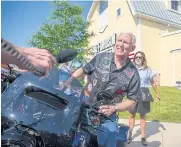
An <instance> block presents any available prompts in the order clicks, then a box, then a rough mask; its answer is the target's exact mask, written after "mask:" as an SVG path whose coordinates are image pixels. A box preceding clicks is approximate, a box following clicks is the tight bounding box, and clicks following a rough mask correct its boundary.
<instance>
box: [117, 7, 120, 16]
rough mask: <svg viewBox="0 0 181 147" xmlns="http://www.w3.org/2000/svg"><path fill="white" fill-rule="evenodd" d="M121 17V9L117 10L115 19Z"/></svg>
mask: <svg viewBox="0 0 181 147" xmlns="http://www.w3.org/2000/svg"><path fill="white" fill-rule="evenodd" d="M120 15H121V9H120V8H119V9H117V17H119V16H120Z"/></svg>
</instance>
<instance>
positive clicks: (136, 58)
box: [135, 56, 143, 59]
mask: <svg viewBox="0 0 181 147" xmlns="http://www.w3.org/2000/svg"><path fill="white" fill-rule="evenodd" d="M135 59H143V57H139V56H137V57H135Z"/></svg>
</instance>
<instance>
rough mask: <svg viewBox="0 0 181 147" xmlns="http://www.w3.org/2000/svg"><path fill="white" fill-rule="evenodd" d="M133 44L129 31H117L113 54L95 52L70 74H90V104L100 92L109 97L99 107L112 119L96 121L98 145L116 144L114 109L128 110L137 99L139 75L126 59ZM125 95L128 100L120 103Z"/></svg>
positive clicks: (133, 47)
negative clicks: (107, 100) (87, 61)
mask: <svg viewBox="0 0 181 147" xmlns="http://www.w3.org/2000/svg"><path fill="white" fill-rule="evenodd" d="M135 43H136V39H135V36H134V35H133V34H132V33H120V35H119V36H118V38H117V40H116V44H115V46H114V50H115V52H114V53H108V52H106V53H100V54H97V55H96V56H95V57H94V58H93V59H92V60H91V61H90V62H89V63H87V64H86V65H85V66H84V67H82V68H79V69H78V70H76V71H75V72H74V73H73V75H72V77H71V78H72V79H73V78H79V77H82V76H83V75H84V74H87V75H88V76H90V77H89V79H90V80H89V81H88V83H87V85H86V90H87V92H88V94H89V98H88V103H90V104H93V103H95V102H96V101H98V100H97V97H96V96H97V94H98V93H99V92H101V91H106V92H108V93H109V94H111V95H112V97H113V99H112V100H111V101H110V104H108V105H103V106H100V107H99V112H100V113H102V114H104V115H106V116H109V117H110V118H112V120H113V121H111V120H105V121H104V122H102V123H101V124H100V126H99V129H101V130H104V131H99V130H97V141H98V144H99V146H100V147H116V143H117V140H116V138H117V137H116V136H117V121H116V112H118V111H127V110H130V109H131V108H133V107H134V106H135V104H136V101H137V100H138V94H140V78H139V74H138V71H137V69H136V67H135V66H134V65H133V63H132V62H131V61H130V59H129V53H130V52H132V51H133V50H134V49H135ZM68 81H69V82H70V81H71V80H70V79H69V80H68ZM66 84H68V83H65V85H66ZM125 95H127V99H128V100H126V101H124V102H122V99H123V97H124V96H125Z"/></svg>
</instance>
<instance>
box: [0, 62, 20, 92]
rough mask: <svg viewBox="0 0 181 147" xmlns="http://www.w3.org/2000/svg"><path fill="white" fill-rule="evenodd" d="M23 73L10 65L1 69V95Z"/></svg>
mask: <svg viewBox="0 0 181 147" xmlns="http://www.w3.org/2000/svg"><path fill="white" fill-rule="evenodd" d="M21 74H22V72H20V71H17V70H14V69H13V68H12V67H11V65H10V64H7V65H3V66H2V67H1V93H3V92H4V90H5V89H7V87H8V86H9V85H10V84H11V83H12V82H13V81H14V80H15V79H16V78H17V77H18V76H20V75H21Z"/></svg>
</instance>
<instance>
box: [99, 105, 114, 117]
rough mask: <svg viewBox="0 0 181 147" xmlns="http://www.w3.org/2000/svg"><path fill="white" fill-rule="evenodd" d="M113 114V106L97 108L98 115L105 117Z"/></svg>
mask: <svg viewBox="0 0 181 147" xmlns="http://www.w3.org/2000/svg"><path fill="white" fill-rule="evenodd" d="M114 112H115V108H114V106H109V105H104V106H100V107H99V113H102V114H104V115H106V116H110V115H111V114H113V113H114Z"/></svg>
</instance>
